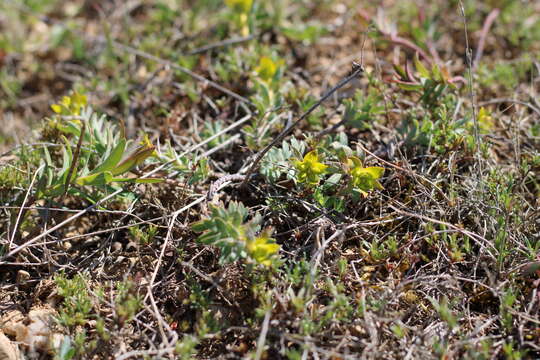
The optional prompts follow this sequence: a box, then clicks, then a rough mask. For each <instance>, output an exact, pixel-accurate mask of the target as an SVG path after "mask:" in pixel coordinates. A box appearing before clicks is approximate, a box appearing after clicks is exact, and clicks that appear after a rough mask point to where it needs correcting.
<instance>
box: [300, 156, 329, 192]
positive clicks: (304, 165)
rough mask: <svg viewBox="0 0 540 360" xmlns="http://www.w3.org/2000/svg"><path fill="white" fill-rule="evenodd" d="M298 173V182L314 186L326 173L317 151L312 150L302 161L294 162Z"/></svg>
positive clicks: (325, 166)
mask: <svg viewBox="0 0 540 360" xmlns="http://www.w3.org/2000/svg"><path fill="white" fill-rule="evenodd" d="M294 166H295V167H296V170H297V171H298V181H299V182H301V183H307V184H308V185H310V186H315V185H317V184H318V183H319V181H320V177H321V175H323V174H324V173H325V172H326V168H327V167H328V166H327V165H325V164H323V163H321V162H320V161H319V154H317V150H312V151H310V152H308V153H307V154H306V156H304V160H302V161H298V160H296V161H295V162H294Z"/></svg>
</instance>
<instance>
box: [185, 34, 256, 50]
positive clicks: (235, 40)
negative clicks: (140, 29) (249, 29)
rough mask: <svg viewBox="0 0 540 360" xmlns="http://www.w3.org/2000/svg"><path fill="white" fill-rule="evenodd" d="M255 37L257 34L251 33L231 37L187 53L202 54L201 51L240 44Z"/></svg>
mask: <svg viewBox="0 0 540 360" xmlns="http://www.w3.org/2000/svg"><path fill="white" fill-rule="evenodd" d="M255 37H256V36H255V35H249V36H245V37H236V38H231V39H227V40H223V41H219V42H217V43H214V44H210V45H206V46H203V47H200V48H198V49H194V50H191V51H190V52H188V53H187V55H196V54H200V53H203V52H206V51H210V50H213V49H216V48H219V47H223V46H229V45H236V44H239V43H243V42H246V41H250V40H253V39H255Z"/></svg>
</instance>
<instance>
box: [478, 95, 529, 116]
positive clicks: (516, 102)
mask: <svg viewBox="0 0 540 360" xmlns="http://www.w3.org/2000/svg"><path fill="white" fill-rule="evenodd" d="M505 102H508V103H513V104H518V105H523V106H526V107H528V108H529V109H531V110H532V111H534V112H535V113H536V115H538V116H539V117H540V109H539V108H537V107H536V106H534V105H533V104H531V103H528V102H525V101H521V100H516V99H510V98H499V99H491V100H487V101H482V102H481V103H480V104H479V105H480V106H484V105H491V104H501V103H505Z"/></svg>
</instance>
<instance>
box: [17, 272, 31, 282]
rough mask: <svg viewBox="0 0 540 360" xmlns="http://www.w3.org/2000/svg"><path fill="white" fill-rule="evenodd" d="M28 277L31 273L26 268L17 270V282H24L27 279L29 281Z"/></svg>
mask: <svg viewBox="0 0 540 360" xmlns="http://www.w3.org/2000/svg"><path fill="white" fill-rule="evenodd" d="M28 279H30V273H29V272H28V271H25V270H19V271H17V278H16V280H17V283H19V284H20V283H23V282H25V281H27V280H28Z"/></svg>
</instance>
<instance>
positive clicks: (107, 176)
mask: <svg viewBox="0 0 540 360" xmlns="http://www.w3.org/2000/svg"><path fill="white" fill-rule="evenodd" d="M112 180H113V175H112V173H111V172H110V171H104V172H101V173H97V174H92V175H88V176H84V177H80V178H78V179H77V180H76V181H75V182H76V183H77V184H78V185H83V186H84V185H94V186H95V185H106V184H110V183H111V182H112Z"/></svg>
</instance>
